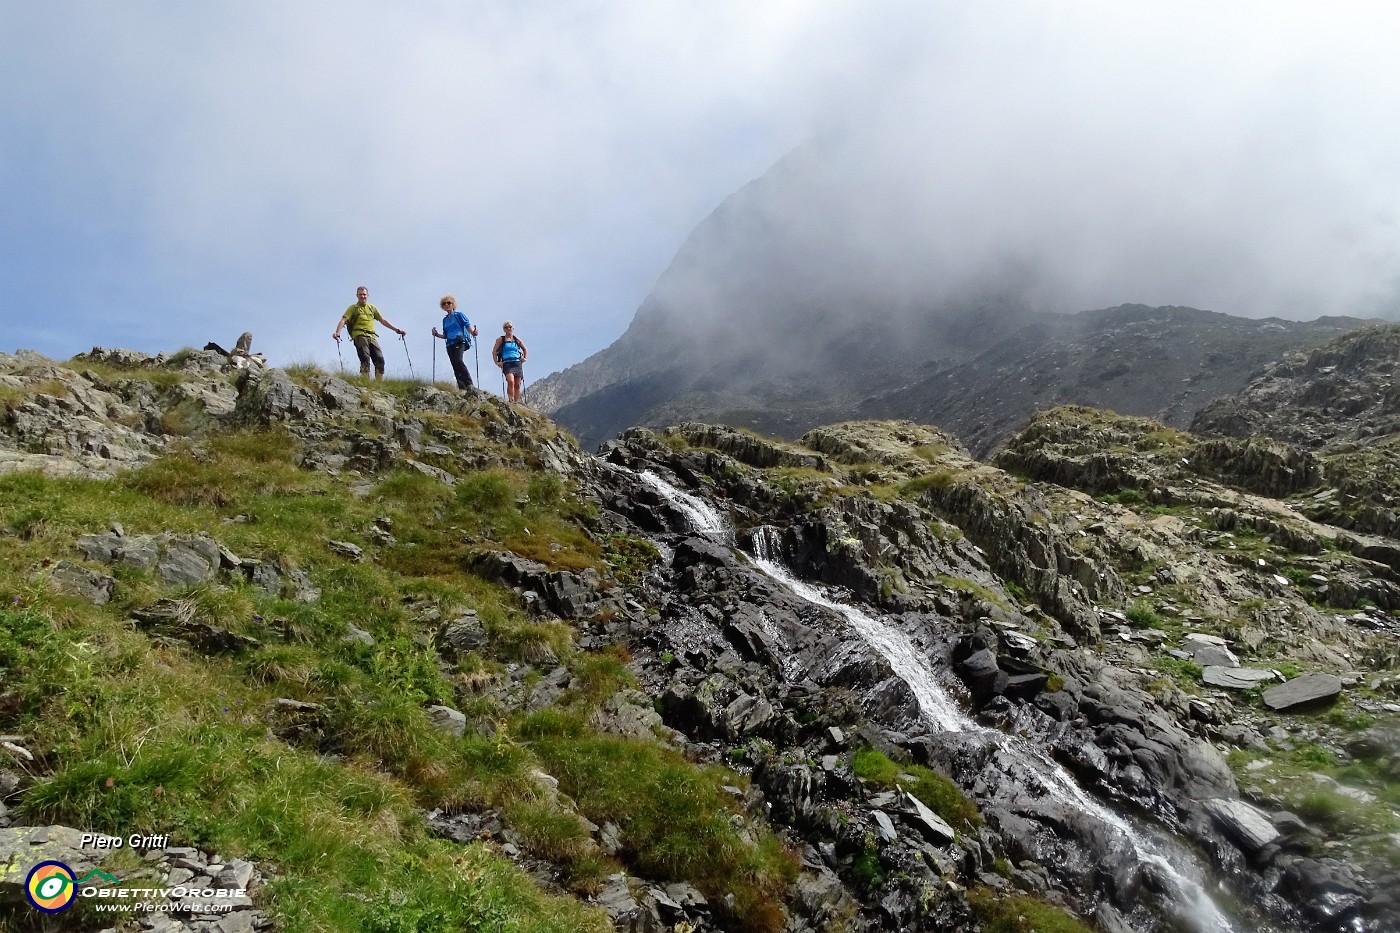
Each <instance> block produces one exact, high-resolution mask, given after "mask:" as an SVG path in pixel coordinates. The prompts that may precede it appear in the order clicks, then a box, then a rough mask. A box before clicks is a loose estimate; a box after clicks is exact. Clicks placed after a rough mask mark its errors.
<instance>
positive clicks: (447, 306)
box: [433, 295, 481, 392]
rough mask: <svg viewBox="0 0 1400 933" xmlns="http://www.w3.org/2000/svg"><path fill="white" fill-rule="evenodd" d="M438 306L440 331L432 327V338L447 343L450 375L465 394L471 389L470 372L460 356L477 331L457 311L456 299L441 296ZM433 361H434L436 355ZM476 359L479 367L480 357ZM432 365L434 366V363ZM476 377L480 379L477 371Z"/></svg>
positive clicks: (470, 343) (435, 345) (434, 351)
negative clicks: (440, 321) (440, 313)
mask: <svg viewBox="0 0 1400 933" xmlns="http://www.w3.org/2000/svg"><path fill="white" fill-rule="evenodd" d="M438 306H439V307H441V308H442V330H441V331H439V330H438V329H437V328H436V327H434V328H433V336H434V337H436V338H437V339H438V340H445V341H447V359H448V361H449V362H451V363H452V374H453V375H454V376H456V377H457V388H459V389H461V390H462V391H463V392H465V391H467V390H468V389H470V388H472V372H471V370H470V369H468V368H467V364H466V362H465V361H464V360H463V359H462V354H463V353H465V352H466V349H467V347H470V346H472V338H473V337H475V336H476V335H477V329H476V328H475V327H473V326H472V322H471V321H469V320H468V319H467V316H466V315H465V314H464V313H462V312H461V311H458V310H457V299H456V298H454V297H452V296H451V295H443V296H442V300H441V301H439V302H438ZM433 353H434V354H436V353H437V344H436V343H434V344H433ZM433 359H434V360H435V361H436V359H437V357H436V355H434V357H433ZM477 359H478V363H477V366H478V367H479V366H480V365H481V364H480V357H478V358H477ZM434 365H435V366H436V362H435V363H434ZM477 375H478V377H480V370H479V369H478V372H477Z"/></svg>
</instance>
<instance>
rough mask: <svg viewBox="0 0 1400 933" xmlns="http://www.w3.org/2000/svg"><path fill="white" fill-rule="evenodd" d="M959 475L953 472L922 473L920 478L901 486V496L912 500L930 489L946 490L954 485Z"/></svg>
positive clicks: (905, 482)
mask: <svg viewBox="0 0 1400 933" xmlns="http://www.w3.org/2000/svg"><path fill="white" fill-rule="evenodd" d="M956 478H957V475H956V474H955V473H953V471H952V470H935V471H934V472H932V473H921V474H919V475H918V476H915V477H912V478H911V479H907V480H905V481H904V482H903V483H901V484H900V486H899V494H900V495H901V496H904V497H905V498H907V499H912V498H914V497H915V496H918V495H919V494H920V493H924V492H928V491H929V490H930V489H944V488H946V487H948V486H950V485H952V483H953V480H954V479H956Z"/></svg>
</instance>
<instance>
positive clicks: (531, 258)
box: [0, 0, 1400, 375]
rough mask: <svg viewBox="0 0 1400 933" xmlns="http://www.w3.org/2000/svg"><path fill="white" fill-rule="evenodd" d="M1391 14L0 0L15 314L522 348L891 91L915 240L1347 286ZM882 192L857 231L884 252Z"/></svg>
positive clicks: (1380, 266)
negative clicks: (371, 311) (0, 0)
mask: <svg viewBox="0 0 1400 933" xmlns="http://www.w3.org/2000/svg"><path fill="white" fill-rule="evenodd" d="M1395 26H1396V14H1395V13H1392V12H1390V11H1389V10H1388V9H1387V8H1383V7H1377V8H1375V9H1372V8H1370V7H1363V6H1361V5H1352V6H1348V5H1345V4H1344V5H1341V6H1338V5H1336V4H1329V5H1327V6H1326V7H1325V8H1324V7H1323V6H1322V5H1319V4H1311V3H1298V4H1291V5H1290V4H1276V3H1270V4H1262V3H1240V4H1230V5H1222V4H1204V3H1201V4H1180V3H1173V4H1160V5H1156V6H1153V7H1149V6H1147V5H1145V4H1136V3H1107V2H1087V0H1080V2H1073V3H1070V2H1059V3H1057V2H1051V0H1045V2H1038V3H1037V2H997V0H990V2H987V3H980V2H979V3H976V4H969V3H925V2H912V0H900V2H893V0H892V2H887V3H869V2H860V0H828V2H801V0H784V2H747V3H745V2H738V0H712V2H703V3H702V2H682V0H674V2H667V0H649V2H644V0H612V2H601V0H600V2H593V3H564V2H558V3H547V2H533V3H505V2H491V3H487V2H477V3H446V2H443V3H408V4H388V3H371V2H365V0H361V2H351V3H342V2H336V3H331V2H317V3H290V4H289V3H271V2H239V3H205V4H194V5H176V4H169V3H156V2H146V3H141V2H130V3H121V4H96V3H77V2H67V3H65V2H53V3H46V4H43V5H37V4H35V5H29V4H18V3H15V4H8V5H6V6H5V7H3V8H0V36H4V37H5V41H6V43H7V54H6V55H5V56H3V57H0V82H2V83H3V90H0V196H2V197H3V199H4V200H5V201H6V202H7V203H9V204H10V205H11V209H10V211H9V212H8V215H7V218H6V219H5V220H3V221H0V247H3V254H4V256H5V257H6V258H0V284H3V285H4V286H5V288H6V290H7V292H8V293H9V295H11V296H12V300H16V301H20V302H22V303H23V308H24V311H25V312H26V319H25V320H24V321H22V322H21V324H20V326H19V327H16V328H9V329H8V331H9V333H8V336H9V338H10V340H11V341H13V342H15V343H16V344H17V345H33V346H36V347H37V348H39V349H41V350H45V351H46V352H50V353H53V354H56V355H66V354H68V353H71V352H75V351H76V350H79V349H83V348H84V344H87V343H92V342H99V341H101V342H107V343H109V344H110V343H126V344H134V345H139V346H142V347H144V348H147V349H152V350H154V349H163V348H166V349H168V348H172V347H173V346H174V345H177V344H179V343H193V344H199V343H202V342H203V341H204V340H206V339H211V338H212V339H216V340H222V341H225V342H226V341H227V340H229V339H232V335H234V334H237V333H238V332H239V331H240V330H243V329H244V328H245V327H247V328H251V329H252V330H253V331H254V332H255V334H256V335H257V337H258V343H259V346H260V348H262V349H266V350H268V351H270V352H272V353H273V354H274V356H275V357H277V358H280V359H288V358H294V357H306V356H313V355H314V356H317V357H319V358H320V359H322V360H323V361H326V360H332V361H333V360H334V356H333V355H332V350H333V348H332V347H331V345H330V344H329V342H328V336H329V331H330V329H331V328H332V327H333V326H334V318H335V316H336V314H337V313H338V311H339V310H340V309H341V308H343V307H344V305H345V304H347V303H349V301H350V300H351V299H352V297H353V288H354V286H355V285H357V284H360V283H361V282H365V283H367V284H369V285H370V286H371V288H372V291H373V295H374V299H375V300H376V301H377V302H379V303H380V305H381V307H382V308H383V309H384V310H385V312H386V314H388V315H389V317H390V318H391V319H392V320H394V321H395V322H396V323H399V324H404V325H405V326H410V327H411V328H412V329H413V330H414V331H415V333H421V332H425V331H426V329H427V327H428V326H429V324H430V323H431V318H432V313H433V309H434V307H435V299H436V297H437V296H438V295H439V294H441V293H442V292H444V291H449V290H450V291H454V292H456V293H457V294H458V295H459V297H461V298H462V299H463V303H464V305H465V306H466V307H468V308H469V309H475V310H478V311H479V312H480V315H481V317H482V319H483V321H484V322H485V323H487V324H488V325H489V326H490V328H491V330H492V331H494V329H495V327H496V325H497V324H498V323H499V319H500V318H503V317H506V316H511V317H513V318H515V319H516V320H517V321H519V322H521V324H522V332H524V333H526V334H527V336H533V337H534V340H533V341H532V350H533V351H535V352H533V353H532V358H533V359H534V360H535V361H537V367H536V371H535V373H534V375H543V374H544V372H545V371H546V370H548V369H554V368H557V367H561V366H563V365H567V364H568V363H570V362H574V361H576V360H577V359H579V358H581V357H582V356H583V355H586V353H588V352H591V351H592V350H595V349H598V348H599V347H601V346H603V345H604V344H606V343H607V342H609V341H610V339H611V338H612V337H613V336H615V335H616V334H617V333H619V332H620V331H621V330H622V329H623V327H625V325H626V322H627V320H628V319H629V318H630V316H631V313H632V311H633V310H634V308H635V306H636V305H637V303H638V302H639V301H640V300H641V298H642V297H643V296H644V295H645V293H646V291H647V289H648V288H649V287H650V285H651V283H652V282H653V281H654V280H655V277H656V276H657V275H658V274H659V273H660V272H661V271H662V269H663V268H664V266H665V264H666V262H667V261H668V260H669V258H670V256H671V254H672V253H673V252H674V250H675V248H676V247H677V246H678V245H679V243H680V241H681V240H682V239H683V237H684V236H685V235H686V234H687V233H688V231H689V229H690V228H691V227H692V226H693V225H694V224H695V223H696V222H697V221H698V220H699V219H700V218H702V217H703V216H705V215H706V214H707V213H708V212H709V211H710V210H711V209H712V208H713V207H714V206H715V205H716V204H717V203H718V202H719V201H720V200H721V199H722V198H723V197H724V196H725V195H726V194H728V193H729V192H730V191H732V190H734V189H736V188H737V187H739V186H740V185H741V184H743V183H744V182H746V181H747V180H749V179H750V178H752V177H754V176H756V175H759V174H761V173H762V172H763V171H764V170H765V169H766V168H767V166H768V165H769V164H770V163H771V162H772V161H773V160H775V159H777V158H779V157H780V156H781V155H782V154H783V153H784V152H786V151H788V150H789V149H791V148H792V147H793V146H795V145H797V144H799V143H800V142H802V141H803V140H804V139H807V138H809V137H810V136H812V135H813V134H814V133H818V132H821V131H823V130H826V129H830V128H831V127H833V126H839V125H841V124H842V123H843V122H844V121H845V120H847V119H849V118H850V117H851V116H852V115H854V114H859V115H861V117H862V119H865V118H869V116H870V114H871V113H872V112H881V111H883V113H884V115H885V118H886V121H887V125H888V124H893V126H894V129H895V130H897V131H898V138H888V139H887V138H886V137H883V136H882V137H878V139H879V145H878V146H877V147H875V148H876V150H877V151H864V152H861V153H860V156H861V159H860V171H862V172H865V173H867V176H866V181H863V182H861V184H867V183H868V184H869V185H870V186H871V195H870V200H871V203H872V204H884V205H893V207H892V208H891V209H892V210H893V211H894V214H895V216H902V217H903V218H904V221H907V222H908V223H907V224H905V223H904V222H903V221H902V222H901V230H902V231H903V230H904V228H905V227H906V226H907V227H908V232H909V233H910V235H911V236H914V237H915V239H916V240H917V242H919V243H920V244H921V246H922V247H923V248H925V249H927V250H930V251H937V250H945V251H947V252H948V254H949V255H950V256H957V257H962V256H965V255H967V254H968V251H967V247H968V246H969V244H978V243H983V244H988V245H989V248H992V247H995V248H996V249H1000V250H1004V249H1007V248H1013V249H1026V250H1030V249H1032V248H1036V247H1038V246H1043V244H1044V243H1045V242H1046V240H1047V239H1049V240H1050V241H1052V242H1054V243H1055V244H1056V245H1057V249H1058V250H1059V251H1058V253H1057V254H1056V255H1055V256H1054V258H1053V259H1052V260H1051V265H1052V266H1053V268H1052V269H1051V271H1052V272H1053V273H1054V275H1052V276H1050V277H1049V279H1047V285H1046V288H1047V294H1049V293H1052V292H1055V291H1056V290H1057V289H1058V290H1059V292H1058V293H1059V294H1060V295H1061V297H1064V296H1066V295H1074V296H1082V298H1083V299H1084V300H1087V299H1089V298H1091V297H1092V298H1094V299H1095V300H1100V299H1098V297H1097V296H1099V295H1102V296H1103V297H1102V299H1101V303H1112V302H1115V301H1120V300H1148V301H1180V302H1183V303H1198V304H1206V305H1213V306H1216V307H1218V308H1221V309H1222V310H1248V311H1254V310H1258V309H1257V308H1256V307H1254V305H1253V304H1251V302H1253V301H1254V300H1255V299H1256V298H1257V296H1258V295H1259V294H1261V293H1264V292H1267V293H1268V294H1270V295H1271V296H1272V297H1270V298H1269V299H1268V300H1269V302H1270V303H1271V305H1273V306H1277V307H1279V308H1280V309H1286V310H1291V311H1296V312H1297V313H1305V312H1306V311H1307V310H1308V309H1310V308H1317V309H1319V310H1322V309H1328V310H1345V307H1343V306H1345V305H1347V304H1348V303H1351V304H1353V305H1354V304H1360V303H1364V302H1365V301H1367V300H1371V299H1372V298H1374V297H1375V296H1376V295H1377V294H1380V293H1382V292H1383V291H1384V290H1385V289H1388V288H1390V287H1391V282H1392V277H1393V275H1394V269H1393V266H1392V264H1391V260H1390V257H1389V249H1388V246H1389V245H1390V244H1391V243H1393V240H1394V218H1395V209H1396V195H1397V185H1396V174H1395V173H1396V169H1395V166H1396V165H1397V164H1400V159H1397V158H1396V156H1397V155H1400V153H1397V151H1396V149H1397V146H1396V138H1395V134H1394V133H1393V131H1392V130H1391V124H1392V123H1393V122H1394V121H1393V114H1394V113H1395V112H1396V107H1395V104H1396V103H1397V102H1400V101H1397V100H1396V99H1395V98H1396V96H1397V94H1400V91H1397V90H1396V88H1395V86H1394V82H1393V81H1391V80H1390V79H1389V71H1390V69H1391V65H1390V60H1391V57H1392V56H1391V51H1390V50H1391V49H1392V48H1393V47H1394V41H1393V40H1394V39H1395V33H1396V29H1395ZM21 38H22V41H21ZM911 166H917V167H918V171H917V172H911V168H910V167H911ZM1129 208H1131V209H1129ZM940 216H941V217H951V218H956V219H957V221H958V222H957V223H956V224H953V225H947V224H945V225H941V226H940V225H939V224H937V223H932V224H931V223H926V222H923V221H924V220H927V219H928V218H930V217H932V218H935V219H936V218H938V217H940ZM914 218H921V220H920V222H918V223H915V222H914ZM887 221H888V217H887V216H886V217H882V218H881V222H880V223H872V225H871V229H868V230H865V229H853V230H852V231H851V234H852V236H853V237H862V236H865V237H868V238H869V240H868V246H869V248H871V249H872V250H875V251H877V252H878V251H880V250H881V249H882V248H883V247H884V242H883V241H881V240H880V238H879V236H878V234H879V233H880V231H881V230H882V229H886V228H887V227H888V222H887ZM1066 230H1069V231H1070V232H1071V234H1072V235H1068V236H1067V235H1065V231H1066ZM1195 233H1200V234H1201V235H1199V236H1197V235H1195ZM1387 237H1388V238H1389V239H1387ZM1105 242H1108V243H1112V244H1116V245H1115V248H1114V249H1105V248H1104V245H1103V244H1104V243H1105ZM1008 244H1009V246H1008ZM901 261H902V258H901V256H900V255H899V254H898V252H897V251H896V253H895V254H894V255H893V256H892V257H891V258H890V259H889V262H890V263H893V264H896V265H897V264H898V263H899V262H901ZM1127 273H1131V275H1132V276H1134V277H1135V278H1134V279H1133V280H1131V281H1130V280H1128V278H1127V277H1126V274H1127ZM1192 282H1194V283H1195V284H1194V285H1193V286H1192V287H1186V286H1187V284H1190V283H1192ZM1183 283H1186V284H1183ZM1261 283H1267V285H1261ZM1128 292H1131V293H1128ZM60 312H61V313H62V315H63V321H62V323H61V324H58V325H55V324H54V323H53V320H54V315H55V314H57V313H60ZM415 347H416V349H417V352H418V354H419V356H420V359H421V358H422V357H425V356H427V345H426V343H425V342H424V343H420V344H416V345H415ZM419 368H420V369H422V368H424V367H423V366H422V364H421V362H420V365H419Z"/></svg>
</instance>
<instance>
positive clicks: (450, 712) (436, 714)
mask: <svg viewBox="0 0 1400 933" xmlns="http://www.w3.org/2000/svg"><path fill="white" fill-rule="evenodd" d="M428 719H430V720H431V721H432V723H433V725H435V726H437V727H438V728H439V729H441V730H442V731H443V732H446V733H447V734H448V735H451V736H454V737H456V738H461V737H462V735H463V734H464V733H465V732H466V731H467V716H466V714H465V713H463V712H461V711H459V710H455V709H453V708H452V707H450V706H430V707H428Z"/></svg>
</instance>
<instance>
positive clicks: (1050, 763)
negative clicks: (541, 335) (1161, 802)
mask: <svg viewBox="0 0 1400 933" xmlns="http://www.w3.org/2000/svg"><path fill="white" fill-rule="evenodd" d="M640 477H641V479H642V480H643V481H644V482H646V483H647V485H649V486H651V487H652V488H653V489H655V490H656V491H657V492H659V493H660V494H661V495H662V496H664V497H665V498H666V500H667V501H668V502H670V503H671V505H673V506H674V507H675V508H676V510H677V511H678V512H680V513H681V514H682V515H683V516H685V518H686V521H687V524H688V525H689V526H690V529H691V530H692V531H694V532H697V533H699V534H702V535H706V536H712V537H715V538H717V539H720V540H723V541H726V542H731V541H732V538H733V534H732V531H731V530H730V528H729V524H728V522H726V521H725V519H724V518H723V516H721V515H720V513H719V512H718V511H717V510H715V508H714V507H713V506H711V505H710V504H709V503H708V502H706V501H705V500H703V499H700V498H699V497H697V496H693V495H690V494H689V493H687V492H684V491H682V490H680V489H677V488H676V487H675V486H673V485H672V484H670V483H668V482H666V481H665V480H664V479H662V478H661V477H660V476H658V475H656V474H655V473H652V472H651V471H645V472H642V473H641V474H640ZM751 548H752V550H753V553H752V555H751V557H750V561H751V563H752V564H753V565H754V566H755V567H757V568H758V569H759V570H761V571H763V573H765V574H766V575H767V576H768V577H769V578H770V579H772V580H774V581H775V582H776V583H778V584H779V585H780V586H782V587H783V588H785V589H787V590H788V591H789V592H791V593H792V594H793V595H795V596H797V597H798V598H799V599H802V600H805V601H807V602H809V603H812V604H814V605H817V606H821V607H823V608H825V609H828V610H831V611H833V612H836V613H837V614H839V615H840V616H841V617H842V618H844V619H845V620H846V621H847V622H848V623H849V624H850V626H851V628H852V630H853V631H854V632H855V633H856V634H857V635H858V636H859V637H860V638H861V639H862V640H863V641H864V642H865V643H866V644H867V645H869V646H870V647H871V648H872V649H873V650H874V651H875V652H877V653H878V654H879V655H880V656H881V657H883V658H884V659H885V660H886V662H887V663H888V664H889V665H890V669H891V670H893V671H894V673H895V674H896V675H897V676H898V677H899V678H900V679H901V680H903V681H904V682H905V683H906V684H907V685H908V686H909V689H910V690H911V691H912V692H913V694H914V697H915V698H916V700H917V701H918V704H919V709H920V712H921V713H922V714H923V716H924V718H925V720H926V721H927V722H928V724H929V725H930V726H931V727H933V728H934V729H937V730H939V731H941V732H953V733H963V734H967V735H968V736H970V737H972V738H974V739H977V740H980V741H983V742H987V743H996V744H999V745H1000V746H1001V747H1003V748H1006V749H1008V750H1010V751H1012V752H1014V753H1015V754H1017V755H1018V756H1019V757H1020V758H1021V760H1023V761H1024V762H1026V764H1027V766H1028V768H1029V769H1030V771H1031V772H1032V774H1033V775H1034V777H1035V778H1036V780H1037V781H1038V783H1039V784H1040V787H1039V788H1038V790H1039V791H1040V792H1042V793H1045V794H1048V795H1053V797H1055V798H1056V799H1058V800H1060V801H1062V802H1064V803H1065V804H1066V805H1068V806H1072V807H1074V808H1076V809H1078V810H1080V811H1082V812H1084V813H1087V814H1089V815H1091V816H1092V817H1093V818H1094V819H1096V820H1097V821H1098V822H1099V823H1101V824H1102V825H1103V826H1104V827H1106V828H1107V829H1109V830H1110V831H1111V833H1112V835H1113V836H1114V837H1115V838H1116V840H1117V841H1118V843H1119V844H1120V845H1122V846H1126V847H1128V850H1129V851H1131V852H1132V853H1133V854H1134V855H1135V856H1136V857H1137V860H1138V861H1139V862H1141V863H1143V864H1146V865H1150V866H1152V868H1153V869H1154V870H1155V871H1156V873H1157V876H1158V877H1159V878H1160V879H1161V880H1162V881H1163V882H1165V884H1166V885H1167V886H1168V887H1169V888H1170V890H1171V895H1170V896H1168V897H1164V898H1163V902H1164V906H1166V907H1167V908H1168V909H1170V910H1172V911H1174V912H1175V913H1176V915H1177V917H1176V919H1177V920H1178V922H1180V923H1181V924H1183V927H1184V928H1185V929H1187V930H1190V931H1192V933H1236V928H1235V927H1234V926H1233V925H1232V924H1231V923H1230V921H1229V920H1228V919H1227V918H1226V917H1225V915H1224V913H1223V912H1222V911H1221V910H1220V908H1219V907H1218V906H1217V905H1216V904H1215V902H1214V901H1213V900H1212V899H1211V897H1210V895H1209V894H1208V893H1207V892H1206V890H1205V889H1204V887H1203V886H1202V884H1201V882H1200V881H1199V880H1197V879H1198V878H1199V877H1201V876H1203V875H1204V874H1205V873H1204V871H1202V870H1201V868H1200V866H1199V861H1198V859H1197V858H1196V857H1195V856H1194V855H1193V854H1192V853H1191V852H1190V851H1189V850H1188V849H1187V848H1186V847H1185V846H1184V845H1182V844H1180V843H1179V842H1177V841H1176V840H1173V839H1170V838H1167V837H1165V836H1163V835H1162V834H1161V833H1160V832H1153V833H1150V834H1149V833H1148V832H1145V831H1143V830H1141V829H1139V828H1138V827H1136V826H1134V825H1133V824H1132V823H1131V822H1130V821H1128V820H1127V819H1124V818H1123V817H1122V816H1120V815H1118V814H1117V813H1115V812H1113V811H1112V810H1110V809H1109V808H1108V807H1107V806H1106V805H1104V804H1103V803H1102V802H1100V801H1099V800H1098V799H1097V798H1095V797H1093V796H1092V795H1090V794H1089V793H1088V792H1087V791H1085V790H1084V789H1083V788H1082V787H1080V786H1079V784H1078V783H1077V782H1076V781H1075V780H1074V778H1073V777H1071V776H1070V774H1069V773H1068V772H1067V771H1065V769H1064V768H1063V767H1061V766H1060V765H1059V764H1057V763H1056V762H1055V761H1054V760H1053V759H1051V758H1050V757H1049V756H1047V755H1046V754H1045V753H1044V752H1042V751H1041V750H1040V749H1038V748H1035V747H1034V746H1032V745H1030V744H1029V743H1028V742H1026V741H1025V740H1023V739H1021V738H1018V737H1016V736H1010V735H1006V734H1005V733H1002V732H1000V731H997V730H994V729H988V728H986V727H985V726H982V725H980V724H978V723H976V722H974V721H973V720H972V719H971V718H970V717H969V716H968V715H967V714H966V713H965V712H963V710H962V709H961V708H960V707H959V706H958V705H957V703H956V702H955V701H954V700H953V698H952V697H950V696H949V695H948V694H947V692H946V691H944V690H943V688H942V687H941V686H940V685H939V683H938V680H937V678H936V677H935V675H934V672H933V669H932V668H931V667H930V666H929V664H928V661H927V660H926V659H925V657H924V656H923V655H922V654H921V653H920V652H919V650H918V649H917V648H916V647H915V646H914V644H913V643H912V642H911V641H910V640H909V638H908V637H907V636H906V635H905V634H904V633H903V632H900V631H899V630H897V629H895V628H894V627H893V626H890V625H887V624H886V623H884V622H882V621H880V620H879V619H877V618H875V617H873V616H871V615H869V614H868V613H866V612H863V611H862V610H861V609H859V608H857V607H855V606H852V605H849V604H846V603H843V602H839V601H837V600H833V599H831V598H829V597H828V596H827V595H826V594H824V593H823V592H822V591H821V590H820V589H819V588H818V587H816V586H813V585H812V584H810V583H807V582H805V581H802V580H799V579H797V578H796V577H795V576H794V575H793V574H792V572H791V571H790V570H788V568H787V567H785V566H784V565H783V564H781V563H780V561H779V559H778V558H779V553H778V547H777V542H776V532H775V531H774V530H773V529H771V528H769V527H763V528H759V529H756V530H755V532H754V534H753V537H752V544H751ZM1187 871H1189V872H1190V873H1191V875H1194V876H1196V877H1191V876H1190V875H1188V874H1186V873H1185V872H1187Z"/></svg>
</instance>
